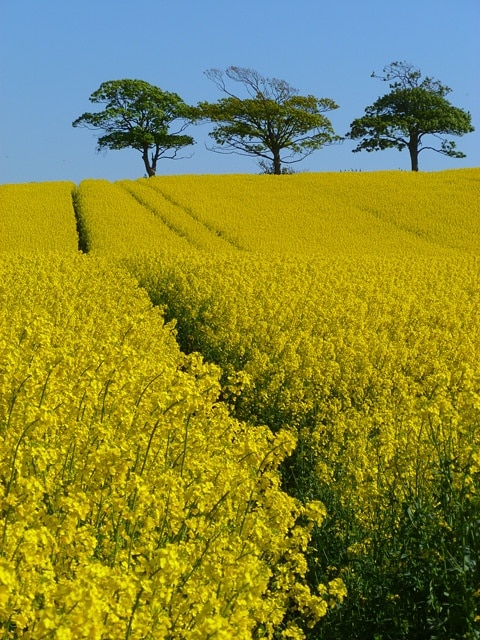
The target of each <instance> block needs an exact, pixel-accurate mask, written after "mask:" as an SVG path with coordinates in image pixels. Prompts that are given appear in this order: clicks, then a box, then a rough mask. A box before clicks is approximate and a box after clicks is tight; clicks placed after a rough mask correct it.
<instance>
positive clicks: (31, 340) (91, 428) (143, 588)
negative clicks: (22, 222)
mask: <svg viewBox="0 0 480 640" xmlns="http://www.w3.org/2000/svg"><path fill="white" fill-rule="evenodd" d="M0 285H1V295H2V309H3V310H4V314H3V315H2V321H1V322H2V325H1V333H0V352H1V360H0V395H1V397H2V402H1V404H0V450H1V451H2V456H1V458H0V635H1V636H2V637H4V638H31V639H33V638H47V637H52V638H58V639H69V638H95V639H99V640H100V639H102V638H103V639H107V638H108V639H111V638H131V639H133V638H138V639H140V638H155V639H159V640H161V639H162V638H165V639H166V638H169V639H174V638H185V639H189V638H192V639H198V640H205V639H206V638H225V639H227V638H228V639H230V638H233V637H235V638H251V637H253V636H254V635H255V637H266V638H271V637H273V634H274V632H275V630H279V629H282V621H283V619H284V616H285V614H286V612H287V610H288V611H289V618H288V622H286V623H285V633H286V637H292V638H293V637H296V638H300V637H303V636H302V634H301V633H300V631H299V630H298V629H297V627H296V624H295V620H294V617H292V615H291V612H292V611H295V612H296V615H298V616H300V617H301V618H302V619H307V620H308V619H310V620H311V622H312V623H314V622H315V621H316V620H318V619H319V618H320V617H321V616H323V615H324V614H325V612H326V610H327V607H328V603H329V602H330V601H335V600H336V599H338V598H341V597H342V596H343V593H344V590H343V586H342V583H341V581H339V580H333V581H331V583H330V585H327V586H326V587H320V590H319V592H318V593H317V594H315V595H314V594H312V593H311V592H310V590H309V588H308V586H307V585H306V584H305V580H304V575H305V572H306V562H305V557H304V552H305V549H306V546H307V544H308V541H309V537H310V531H311V528H312V526H313V523H314V522H317V523H319V522H321V520H322V519H323V517H324V509H323V506H322V505H321V504H320V503H319V502H311V503H309V504H307V505H302V504H301V503H300V502H299V501H297V500H295V499H294V498H292V497H289V496H288V495H287V494H285V493H283V492H282V491H281V490H280V476H279V473H278V466H279V464H280V463H281V461H282V460H283V459H284V458H285V456H286V455H288V454H290V453H291V451H292V449H293V448H294V446H295V438H294V436H293V435H292V433H291V431H288V430H281V431H279V432H277V433H276V434H275V435H273V434H272V432H271V431H270V430H269V429H268V428H266V427H258V428H251V427H250V428H248V427H246V425H245V424H243V423H241V422H238V421H236V420H234V419H233V418H231V417H230V416H229V415H228V413H227V410H226V408H225V405H224V404H222V403H218V402H217V396H218V394H219V391H220V386H219V373H218V370H217V368H216V367H215V366H213V365H207V364H205V363H204V362H203V361H202V360H201V358H200V357H199V356H198V355H195V354H194V355H191V356H185V355H184V354H182V353H181V352H180V350H179V348H178V346H177V344H176V342H175V338H174V335H173V332H172V326H169V325H165V324H164V321H163V318H162V316H161V314H160V312H159V310H158V309H155V308H153V307H152V305H151V303H150V301H149V300H148V297H147V295H146V294H145V293H144V292H142V291H141V290H140V289H138V287H137V285H136V284H135V282H134V281H133V280H132V279H131V278H130V277H129V276H128V275H127V274H126V272H125V271H123V270H122V269H120V268H119V267H115V266H112V265H111V264H108V263H107V262H103V261H101V260H100V259H97V258H95V257H92V256H82V255H77V256H73V257H68V258H62V259H60V258H54V257H52V256H50V257H48V258H42V257H30V258H28V257H25V256H23V257H21V258H14V257H11V258H5V259H4V260H3V268H2V275H1V279H0Z"/></svg>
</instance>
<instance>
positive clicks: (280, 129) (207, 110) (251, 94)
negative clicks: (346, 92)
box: [195, 66, 340, 174]
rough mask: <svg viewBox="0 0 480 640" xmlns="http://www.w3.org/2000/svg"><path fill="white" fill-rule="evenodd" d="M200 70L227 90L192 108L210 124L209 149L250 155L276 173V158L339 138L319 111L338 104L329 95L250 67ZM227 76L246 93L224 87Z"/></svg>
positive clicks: (294, 158)
mask: <svg viewBox="0 0 480 640" xmlns="http://www.w3.org/2000/svg"><path fill="white" fill-rule="evenodd" d="M205 73H206V75H207V77H208V78H209V79H210V80H212V81H213V82H214V83H215V84H216V85H217V87H218V88H219V89H220V90H221V91H222V92H223V93H225V94H226V96H227V97H224V98H221V99H220V100H218V102H216V103H209V102H200V103H199V104H198V105H197V108H196V110H195V114H196V115H195V117H196V119H197V120H203V121H209V122H212V123H213V124H214V129H213V131H212V132H211V133H210V134H209V135H210V136H211V137H212V138H213V139H214V141H215V143H216V146H214V147H213V150H214V151H219V152H221V153H238V154H240V155H247V156H256V157H258V158H260V159H261V164H262V165H263V166H265V163H267V166H268V167H269V169H270V168H271V171H269V172H271V173H275V174H280V173H282V163H286V164H291V163H292V162H299V161H300V160H303V159H304V158H305V157H306V156H308V155H309V154H311V153H313V151H315V150H316V149H319V148H320V147H322V146H324V145H326V144H330V143H333V142H336V141H339V140H340V138H339V136H336V135H335V133H334V130H333V127H332V125H331V123H330V121H329V120H328V118H326V117H325V116H324V115H323V114H324V113H325V112H328V111H331V110H333V109H337V108H338V105H336V104H335V102H334V101H333V100H330V99H329V98H316V97H314V96H312V95H308V96H300V95H298V91H297V90H296V89H294V88H293V87H291V86H290V85H289V84H288V83H287V82H285V81H284V80H279V79H277V78H266V77H264V76H262V75H261V74H260V73H258V72H257V71H255V70H254V69H247V68H242V67H233V66H232V67H228V68H227V69H226V70H225V71H222V70H219V69H210V70H208V71H206V72H205ZM228 80H231V81H233V82H236V83H239V84H241V85H243V87H244V89H245V90H246V92H247V97H243V98H241V97H239V96H238V95H236V94H235V93H233V92H232V91H231V90H230V89H228V88H227V81H228ZM284 151H285V152H286V154H282V152H284Z"/></svg>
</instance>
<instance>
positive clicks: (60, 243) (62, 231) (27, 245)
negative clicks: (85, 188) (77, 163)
mask: <svg viewBox="0 0 480 640" xmlns="http://www.w3.org/2000/svg"><path fill="white" fill-rule="evenodd" d="M74 189H75V185H74V184H73V183H72V182H40V183H35V182H34V183H29V184H3V185H0V209H1V212H2V215H1V218H0V225H1V226H0V250H1V251H24V252H29V251H46V250H50V251H60V252H65V251H67V252H70V251H76V250H77V249H78V237H77V230H76V222H75V215H74V209H73V204H72V193H73V191H74Z"/></svg>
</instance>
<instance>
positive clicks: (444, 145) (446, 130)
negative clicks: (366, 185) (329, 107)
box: [347, 62, 474, 171]
mask: <svg viewBox="0 0 480 640" xmlns="http://www.w3.org/2000/svg"><path fill="white" fill-rule="evenodd" d="M383 73H384V75H383V76H376V75H375V73H373V74H372V77H378V78H380V79H381V80H383V81H386V82H390V85H389V86H390V89H391V91H390V92H389V93H387V94H386V95H384V96H382V97H380V98H378V100H376V101H375V102H374V103H373V105H371V106H369V107H367V108H366V109H365V115H364V116H363V117H361V118H357V119H356V120H354V121H353V122H352V123H351V125H350V131H349V133H348V134H347V137H348V138H351V139H353V140H361V141H360V143H359V144H358V146H357V147H356V148H355V149H354V150H353V151H354V152H358V151H362V150H365V151H381V150H383V149H392V148H396V149H398V150H399V151H402V150H403V149H405V148H407V149H408V151H409V153H410V160H411V168H412V171H418V156H419V154H420V153H421V152H422V151H425V150H427V149H429V150H432V151H436V152H438V153H441V154H443V155H446V156H450V157H452V158H464V157H465V154H464V153H462V152H461V151H458V150H457V149H456V144H455V142H454V141H452V140H449V139H447V138H445V137H442V136H444V135H455V136H462V135H464V134H466V133H470V132H472V131H474V128H473V126H472V122H471V116H470V113H468V112H466V111H463V110H462V109H459V108H458V107H454V106H453V105H452V104H451V103H450V102H449V101H448V100H447V99H446V98H445V96H446V95H448V94H449V93H450V92H451V89H450V88H449V87H447V86H445V85H443V84H441V82H440V81H439V80H435V79H434V78H430V77H428V76H426V77H425V78H423V79H422V74H421V71H420V70H419V69H416V68H415V67H413V65H411V64H409V63H407V62H393V63H391V64H390V65H388V66H386V67H384V69H383ZM425 136H433V137H434V138H436V139H437V140H438V143H437V144H436V146H432V144H430V143H428V142H427V141H426V140H424V138H425Z"/></svg>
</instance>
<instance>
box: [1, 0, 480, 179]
mask: <svg viewBox="0 0 480 640" xmlns="http://www.w3.org/2000/svg"><path fill="white" fill-rule="evenodd" d="M396 60H406V61H408V62H411V63H412V64H414V65H415V66H416V67H418V68H420V69H421V71H422V72H423V73H424V74H425V75H429V76H433V77H435V78H438V79H439V80H441V81H442V82H443V83H444V84H446V85H448V86H449V87H451V88H452V90H453V91H452V93H451V94H450V95H449V100H450V101H451V102H452V103H453V104H454V105H455V106H458V107H461V108H463V109H466V110H467V111H470V113H471V114H472V117H473V124H474V126H475V127H476V131H475V133H473V134H469V135H466V136H464V137H462V138H458V139H457V145H458V147H459V148H460V149H461V150H462V151H464V152H465V153H466V154H467V158H465V159H464V160H455V159H453V158H448V157H445V156H441V155H439V154H437V153H434V152H431V151H425V152H423V153H422V154H421V155H420V169H421V170H425V171H437V170H442V169H449V168H456V167H458V168H461V167H472V166H480V74H479V69H480V2H479V0H455V1H453V0H397V1H396V2H392V1H389V0H331V2H324V1H322V0H295V1H294V0H242V1H241V2H233V1H231V2H230V1H228V0H182V1H181V2H180V1H179V0H137V1H134V0H129V1H126V0H82V1H81V2H80V1H78V2H74V1H73V0H2V1H1V5H0V65H1V66H0V182H1V183H5V182H7V183H8V182H30V181H44V180H73V181H74V182H77V183H78V182H79V181H80V180H82V179H84V178H89V177H92V178H106V179H109V180H116V179H121V178H137V177H140V176H142V175H143V174H144V168H143V164H142V160H141V157H140V154H139V153H138V152H135V151H132V150H126V151H110V152H108V153H107V154H98V153H97V152H96V151H95V147H96V140H95V137H94V134H93V133H92V132H91V131H88V130H86V129H78V128H77V129H74V128H72V126H71V123H72V121H73V120H74V119H75V118H77V117H78V116H79V115H81V114H82V113H83V112H85V111H92V110H93V111H94V110H96V108H97V107H96V106H95V105H92V104H91V103H90V102H89V99H88V98H89V96H90V94H91V93H92V92H93V91H95V90H96V89H97V88H98V87H99V86H100V84H101V83H102V82H104V81H106V80H116V79H121V78H138V79H142V80H146V81H147V82H150V83H151V84H154V85H157V86H159V87H161V88H162V89H164V90H166V91H175V92H176V93H178V94H179V95H180V96H181V97H182V98H183V99H184V100H185V101H186V102H189V103H191V104H195V103H196V102H198V101H200V100H210V101H215V100H217V99H218V98H220V97H221V96H220V93H219V91H218V89H217V88H216V87H215V85H214V84H213V83H212V82H211V81H209V80H208V79H207V78H206V77H205V75H204V73H203V72H204V71H205V70H206V69H210V68H212V67H217V68H221V69H225V68H226V67H228V66H230V65H236V66H241V67H252V68H254V69H256V70H257V71H259V72H260V73H262V74H263V75H265V76H267V77H277V78H281V79H284V80H286V81H287V82H289V83H290V84H291V85H292V86H294V87H295V88H297V89H298V90H299V91H300V93H301V94H313V95H316V96H317V97H325V98H331V99H333V100H335V101H336V102H337V104H339V105H340V109H337V110H336V111H333V112H331V113H330V119H331V121H332V124H333V126H334V128H335V130H336V132H337V133H338V134H340V135H344V134H345V133H346V132H347V131H348V128H349V124H350V123H351V121H352V120H353V119H354V118H357V117H360V116H361V115H362V114H363V112H364V109H365V107H366V106H367V105H369V104H372V102H373V101H374V100H376V98H378V97H379V96H380V95H382V94H383V93H386V92H387V90H388V86H387V84H386V83H383V82H381V81H380V80H376V79H373V78H371V77H370V74H371V73H372V71H376V72H381V70H382V68H383V67H384V66H385V65H387V64H389V63H390V62H393V61H396ZM208 131H209V127H208V125H202V126H197V127H192V128H190V129H189V130H188V132H189V133H191V135H193V136H194V138H195V139H196V140H197V144H196V145H195V146H194V147H192V148H191V151H192V152H193V156H192V157H191V158H188V159H182V160H177V161H171V160H163V161H161V162H160V163H159V168H158V173H159V174H185V173H248V172H251V173H258V171H259V169H258V166H257V163H256V161H255V160H254V159H249V158H244V157H240V156H235V155H219V154H215V153H213V152H211V151H208V150H207V149H206V147H205V143H206V142H207V143H208V135H207V134H208ZM353 147H354V143H352V142H345V143H344V144H343V145H341V146H335V147H325V148H324V149H322V150H320V151H317V152H315V153H314V154H313V155H311V156H310V157H308V158H307V159H306V160H304V161H303V162H302V163H299V164H297V165H295V166H296V168H297V169H299V170H304V171H340V170H352V169H356V170H362V171H376V170H383V169H405V170H408V169H409V158H408V154H407V152H405V151H404V152H402V153H399V152H398V151H388V152H386V151H383V152H375V153H367V152H361V153H355V154H354V153H352V149H353Z"/></svg>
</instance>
